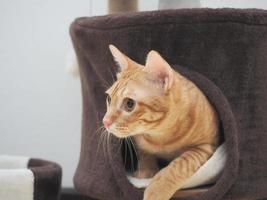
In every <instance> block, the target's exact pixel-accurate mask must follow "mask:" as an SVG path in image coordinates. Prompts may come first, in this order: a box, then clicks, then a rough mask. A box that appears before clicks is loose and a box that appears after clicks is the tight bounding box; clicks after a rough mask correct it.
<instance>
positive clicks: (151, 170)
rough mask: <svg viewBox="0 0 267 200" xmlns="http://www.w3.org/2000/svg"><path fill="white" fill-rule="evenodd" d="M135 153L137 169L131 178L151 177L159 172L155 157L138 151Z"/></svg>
mask: <svg viewBox="0 0 267 200" xmlns="http://www.w3.org/2000/svg"><path fill="white" fill-rule="evenodd" d="M137 151H138V152H137V154H138V155H137V156H138V169H137V171H135V172H134V174H133V176H134V177H136V178H151V177H153V176H154V175H155V174H156V173H157V172H158V171H159V167H158V163H157V158H156V156H155V155H153V154H149V153H147V152H145V151H142V150H139V149H138V150H137Z"/></svg>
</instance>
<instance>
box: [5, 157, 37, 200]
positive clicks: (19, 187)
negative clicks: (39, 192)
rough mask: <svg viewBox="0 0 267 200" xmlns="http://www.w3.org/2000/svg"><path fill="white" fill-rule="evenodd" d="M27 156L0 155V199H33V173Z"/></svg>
mask: <svg viewBox="0 0 267 200" xmlns="http://www.w3.org/2000/svg"><path fill="white" fill-rule="evenodd" d="M28 162H29V158H28V157H21V156H0V199H1V200H2V199H3V200H33V194H34V175H33V173H32V171H31V170H29V169H27V166H28Z"/></svg>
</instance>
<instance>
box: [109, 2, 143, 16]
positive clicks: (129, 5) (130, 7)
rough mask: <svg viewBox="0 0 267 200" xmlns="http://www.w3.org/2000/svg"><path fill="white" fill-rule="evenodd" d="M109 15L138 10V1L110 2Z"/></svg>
mask: <svg viewBox="0 0 267 200" xmlns="http://www.w3.org/2000/svg"><path fill="white" fill-rule="evenodd" d="M108 10H109V13H110V14H112V13H119V12H130V11H137V10H138V0H130V1H129V0H109V1H108Z"/></svg>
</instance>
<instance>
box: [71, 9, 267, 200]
mask: <svg viewBox="0 0 267 200" xmlns="http://www.w3.org/2000/svg"><path fill="white" fill-rule="evenodd" d="M71 36H72V39H73V44H74V47H75V50H76V53H77V57H78V61H79V65H80V76H81V83H82V94H83V123H82V146H81V155H80V162H79V165H78V168H77V171H76V174H75V177H74V183H75V187H76V188H77V190H78V191H80V192H81V193H82V194H84V195H87V196H90V197H95V198H99V199H114V200H115V199H116V200H117V199H124V200H125V199H127V200H131V199H132V200H137V199H142V196H143V194H142V190H139V189H137V188H135V187H134V186H133V185H132V184H131V183H130V182H129V181H128V179H127V177H126V173H125V169H124V163H123V158H122V156H121V154H120V153H118V152H119V150H120V149H119V148H120V147H121V146H120V142H119V141H118V139H116V138H112V140H110V143H109V145H108V151H107V152H104V149H102V148H99V149H98V152H97V151H96V150H97V148H98V143H99V140H100V135H99V134H98V133H97V132H96V130H97V128H98V127H100V126H101V125H102V124H101V121H102V117H103V115H104V113H105V109H106V106H105V95H104V91H105V87H107V84H109V85H110V84H111V83H112V82H113V77H115V71H116V68H115V63H114V61H113V58H112V56H111V54H110V52H109V49H108V44H115V45H116V46H117V47H119V49H121V50H122V51H123V52H125V53H126V54H127V55H129V56H130V57H131V58H133V59H134V60H136V61H137V62H139V63H144V61H145V55H146V54H147V53H148V51H149V50H151V49H155V50H157V51H159V52H160V53H161V54H162V55H163V57H164V58H165V59H166V60H167V61H168V62H169V63H172V64H173V66H172V67H173V68H175V69H176V70H178V71H179V72H180V73H182V74H183V75H184V76H186V77H187V78H189V79H190V80H192V81H193V82H194V83H195V84H196V85H197V86H198V87H199V88H200V89H201V90H202V91H203V92H204V94H205V95H206V96H207V97H208V98H209V100H210V101H211V102H212V103H213V104H214V106H215V108H216V109H217V112H218V114H219V117H220V121H221V130H222V133H223V135H224V142H225V146H226V152H227V155H228V156H227V160H226V165H225V168H224V171H223V173H222V175H221V177H220V178H219V180H218V181H217V182H216V184H214V185H212V186H211V187H210V188H209V190H208V191H206V192H203V193H201V194H197V195H194V196H191V197H184V198H180V199H195V200H200V199H201V200H202V199H203V200H204V199H205V200H214V199H216V200H220V199H225V200H226V199H238V198H254V199H259V198H264V197H267V190H266V186H267V156H266V153H267V123H265V121H266V116H267V109H266V108H267V95H266V93H267V91H266V85H267V81H266V80H267V66H266V65H267V56H266V55H267V12H266V11H263V10H237V9H216V10H214V9H190V10H188V9H185V10H184V9H183V10H169V11H152V12H143V13H131V14H120V15H108V16H102V17H83V18H79V19H76V20H75V21H74V22H73V23H72V25H71ZM178 65H181V66H184V67H179V66H178ZM112 76H113V77H112Z"/></svg>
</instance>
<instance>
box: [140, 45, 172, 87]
mask: <svg viewBox="0 0 267 200" xmlns="http://www.w3.org/2000/svg"><path fill="white" fill-rule="evenodd" d="M145 70H147V71H148V72H149V73H153V74H155V75H156V76H157V77H158V78H159V79H160V81H161V82H162V83H163V84H164V90H165V91H167V90H168V89H170V88H171V86H172V83H173V76H174V74H173V73H174V72H173V70H172V68H171V66H170V65H169V64H168V63H167V61H165V60H164V59H163V58H162V57H161V56H160V54H159V53H158V52H156V51H153V50H152V51H150V52H149V53H148V55H147V59H146V67H145Z"/></svg>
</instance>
